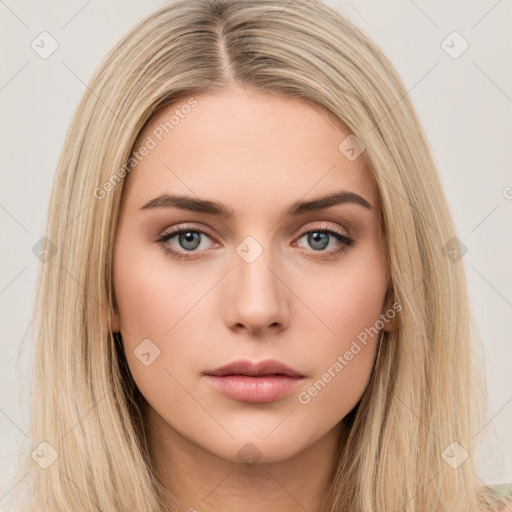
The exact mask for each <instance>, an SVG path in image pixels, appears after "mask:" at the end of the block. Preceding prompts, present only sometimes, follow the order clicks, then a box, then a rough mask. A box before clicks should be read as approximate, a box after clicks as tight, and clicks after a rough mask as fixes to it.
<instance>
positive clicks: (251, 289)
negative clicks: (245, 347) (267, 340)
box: [226, 244, 288, 334]
mask: <svg viewBox="0 0 512 512" xmlns="http://www.w3.org/2000/svg"><path fill="white" fill-rule="evenodd" d="M250 251H251V249H250V244H249V252H250ZM269 259H270V254H267V253H265V252H263V253H262V254H260V255H259V257H258V258H256V259H255V260H253V261H252V262H251V263H248V262H247V261H246V260H245V259H244V258H243V257H240V258H239V259H238V261H237V263H236V271H235V272H233V273H232V275H231V277H230V281H229V284H230V288H231V292H232V293H230V298H229V301H227V306H226V311H227V322H228V323H229V324H230V325H231V326H232V327H234V328H236V329H239V330H240V329H243V328H245V329H246V330H247V331H248V332H250V333H251V334H260V333H262V332H264V331H265V330H266V329H268V328H271V329H272V330H273V331H275V330H277V329H280V328H285V327H286V325H287V321H288V320H287V305H286V298H285V295H284V293H285V290H286V287H283V285H282V283H281V282H280V280H279V279H278V278H277V277H276V274H275V272H274V271H272V270H271V267H270V265H269V264H270V261H269Z"/></svg>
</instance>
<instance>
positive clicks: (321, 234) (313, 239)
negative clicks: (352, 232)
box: [299, 225, 354, 257]
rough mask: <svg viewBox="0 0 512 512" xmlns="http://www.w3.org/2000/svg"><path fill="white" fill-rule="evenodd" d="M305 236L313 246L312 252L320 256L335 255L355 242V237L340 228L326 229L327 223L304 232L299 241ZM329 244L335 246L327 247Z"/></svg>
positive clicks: (307, 241)
mask: <svg viewBox="0 0 512 512" xmlns="http://www.w3.org/2000/svg"><path fill="white" fill-rule="evenodd" d="M303 238H305V239H306V243H307V244H308V245H309V246H310V247H311V248H312V251H310V252H316V253H319V255H320V257H325V256H327V257H330V256H335V255H336V254H338V253H342V252H345V251H346V250H347V249H348V247H350V246H351V245H353V244H354V239H352V238H350V237H348V236H347V235H345V234H343V233H341V232H339V231H338V230H335V229H326V226H325V225H322V226H319V227H317V228H315V229H310V230H308V231H305V232H303V233H302V235H301V236H300V238H299V241H300V240H302V239H303ZM329 245H331V246H332V245H333V246H334V247H331V248H330V249H327V248H328V246H329ZM326 249H327V250H326Z"/></svg>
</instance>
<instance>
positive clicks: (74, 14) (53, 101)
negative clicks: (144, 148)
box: [0, 0, 512, 510]
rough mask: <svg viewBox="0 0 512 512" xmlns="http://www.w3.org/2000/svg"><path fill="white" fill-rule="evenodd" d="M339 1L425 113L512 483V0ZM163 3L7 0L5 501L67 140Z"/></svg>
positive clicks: (0, 91) (503, 468) (501, 463)
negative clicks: (79, 108)
mask: <svg viewBox="0 0 512 512" xmlns="http://www.w3.org/2000/svg"><path fill="white" fill-rule="evenodd" d="M325 3H326V4H328V5H330V6H331V7H334V8H335V9H337V10H339V11H340V12H342V13H343V14H345V15H346V16H348V17H349V18H350V19H351V20H353V21H354V22H355V23H356V24H357V25H358V26H359V27H361V28H362V29H363V30H364V31H365V32H366V33H367V34H368V35H369V36H370V37H372V38H373V39H374V40H375V41H376V42H377V43H378V44H379V45H380V47H381V48H382V49H383V50H384V52H385V53H386V54H387V55H388V56H389V58H390V59H391V61H392V62H393V63H394V65H395V66H396V68H397V70H398V72H399V74H400V75H401V76H402V78H403V80H404V82H405V84H406V86H407V89H408V90H409V92H408V94H409V97H410V98H411V99H412V100H413V102H414V104H415V106H416V108H417V111H418V113H419V115H420V118H421V120H422V124H423V126H424V129H425V131H426V133H427V137H428V138H429V141H430V144H431V146H432V149H433V151H434V156H435V159H436V162H437V164H438V167H439V172H440V176H441V180H442V183H443V185H444V187H445V190H446V194H447V197H448V200H449V202H450V208H451V211H452V213H453V216H454V218H455V222H456V225H457V229H458V237H459V238H460V240H461V241H462V242H463V244H464V245H465V246H466V247H467V253H466V254H465V255H464V257H463V259H462V263H463V265H464V267H465V269H466V272H467V276H468V282H469V289H470V293H471V301H472V307H473V310H474V313H475V315H476V320H477V323H478V326H479V329H480V332H481V335H482V339H483V344H484V355H485V368H486V372H487V382H488V388H489V410H488V421H487V422H486V424H484V425H482V428H481V429H480V430H479V431H478V432H475V435H477V436H479V438H481V439H482V440H483V447H484V449H483V450H482V451H481V452H480V453H479V454H478V462H479V470H478V475H477V476H478V477H479V478H480V479H481V480H482V482H483V483H501V482H512V434H511V432H512V371H511V362H512V265H511V263H510V262H511V261H512V259H511V255H512V229H511V227H512V172H511V169H512V166H511V164H512V144H511V141H512V116H511V114H512V70H511V65H510V62H512V60H511V56H512V55H511V54H512V44H511V43H512V30H511V27H510V20H512V3H511V2H510V0H503V1H502V0H498V1H496V0H479V1H468V0H457V1H455V0H452V1H450V2H442V1H432V0H431V1H426V0H414V1H413V0H387V1H386V2H384V1H381V0H353V1H350V2H339V1H326V2H325ZM162 4H163V2H162V1H156V0H146V1H142V0H139V1H135V0H123V1H122V2H121V1H120V0H115V1H108V2H107V1H102V2H100V1H99V0H89V1H87V0H68V1H67V2H57V1H56V0H47V1H45V2H40V1H36V0H30V1H29V0H20V1H14V0H0V34H1V38H2V42H1V43H2V44H1V50H0V52H1V68H0V108H1V117H0V119H1V123H0V124H1V134H0V150H1V153H0V155H1V188H0V226H1V228H2V231H1V233H2V236H1V238H0V243H1V249H2V250H1V267H0V268H1V274H0V311H1V313H2V317H1V319H2V321H1V336H0V354H1V357H0V510H2V505H3V504H4V503H5V502H6V501H5V500H6V497H7V495H8V493H9V492H10V490H11V489H12V487H13V485H16V482H12V481H11V478H12V477H11V475H10V470H11V469H12V468H13V467H14V464H15V462H16V460H17V447H18V445H19V444H20V442H21V441H22V440H23V439H25V438H26V431H27V428H28V416H27V410H26V399H27V384H28V382H29V378H30V373H29V368H28V367H27V365H26V361H25V360H24V359H23V358H21V359H20V361H19V362H18V360H17V354H18V348H19V345H20V342H21V340H22V337H23V335H24V334H25V331H26V329H27V326H28V321H29V316H30V314H31V312H32V306H33V303H32V301H33V295H34V292H35V280H36V276H37V271H38V265H39V259H37V258H36V257H35V255H34V254H33V252H32V248H33V246H34V245H35V244H36V243H37V242H38V241H39V240H40V238H41V237H42V235H43V229H44V222H45V215H46V211H47V204H48V199H49V195H50V190H51V184H52V180H53V176H54V172H55V167H56V163H57V159H58V156H59V152H60V150H61V147H62V143H63V140H64V135H65V132H66V129H67V126H68V124H69V122H70V121H71V116H72V113H73V111H74V109H75V107H76V105H77V103H78V101H79V98H80V97H81V95H82V94H83V92H84V90H85V88H86V84H87V82H88V80H89V78H90V77H91V75H92V72H93V70H94V68H95V67H96V66H97V64H98V63H99V61H100V59H101V58H102V57H103V56H104V55H105V54H106V53H107V51H108V50H109V49H110V48H111V47H112V46H113V45H114V44H115V42H116V41H117V40H118V39H119V38H120V37H121V36H122V35H123V34H124V33H125V32H126V31H127V30H128V29H130V28H131V26H132V25H133V24H135V23H136V22H137V21H139V20H140V19H141V18H142V17H144V16H145V15H147V14H149V13H150V12H151V11H153V10H154V9H155V8H157V7H159V6H160V5H162ZM44 31H46V32H48V33H49V34H50V35H51V37H52V38H53V39H55V40H56V41H57V43H58V48H57V49H56V50H55V52H54V53H53V54H52V55H50V56H49V57H48V58H42V57H41V56H40V55H39V54H38V53H36V51H34V50H33V49H32V46H31V45H32V42H33V41H34V40H36V38H37V37H39V36H40V34H41V32H44ZM454 32H457V34H453V33H454ZM466 45H467V49H466V50H465V51H464V52H462V50H463V49H464V48H465V47H466ZM459 53H461V54H460V55H458V54H459ZM95 92H96V93H97V94H99V95H101V91H95ZM27 337H28V338H29V343H30V342H31V332H29V333H28V334H27Z"/></svg>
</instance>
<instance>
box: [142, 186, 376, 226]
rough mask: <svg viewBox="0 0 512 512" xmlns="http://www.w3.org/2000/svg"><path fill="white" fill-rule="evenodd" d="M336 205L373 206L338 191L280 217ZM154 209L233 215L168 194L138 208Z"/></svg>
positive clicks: (213, 203)
mask: <svg viewBox="0 0 512 512" xmlns="http://www.w3.org/2000/svg"><path fill="white" fill-rule="evenodd" d="M338 204H356V205H359V206H362V207H364V208H366V209H368V210H373V206H372V205H371V204H370V203H369V202H368V201H367V200H366V199H364V198H363V197H361V196H360V195H358V194H355V193H354V192H349V191H348V190H340V191H338V192H334V193H332V194H329V195H327V196H324V197H319V198H318V199H313V200H311V201H295V202H294V203H292V204H291V205H290V206H289V207H288V208H287V209H286V210H285V211H284V212H283V214H282V217H296V216H299V215H303V214H305V213H311V212H316V211H320V210H324V209H326V208H330V207H331V206H336V205H338ZM155 208H178V209H180V210H187V211H191V212H199V213H206V214H209V215H215V216H217V217H220V218H221V219H226V220H229V219H232V218H233V217H234V214H235V212H234V211H233V210H232V209H231V208H228V207H227V206H226V205H224V204H222V203H219V202H217V201H210V200H207V199H197V198H194V197H190V196H178V195H170V194H162V195H160V196H158V197H155V198H154V199H150V200H149V201H148V202H147V203H145V204H144V205H143V206H141V207H140V209H141V210H151V209H155Z"/></svg>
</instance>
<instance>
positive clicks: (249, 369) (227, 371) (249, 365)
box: [205, 359, 304, 377]
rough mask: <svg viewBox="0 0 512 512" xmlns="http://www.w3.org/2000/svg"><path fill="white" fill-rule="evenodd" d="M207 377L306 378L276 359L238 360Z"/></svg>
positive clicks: (210, 373)
mask: <svg viewBox="0 0 512 512" xmlns="http://www.w3.org/2000/svg"><path fill="white" fill-rule="evenodd" d="M205 374H206V375H216V376H224V375H247V376H249V377H253V376H264V375H287V376H289V377H304V375H302V374H301V373H300V372H298V371H296V370H294V369H293V368H290V367H289V366H287V365H285V364H284V363H281V362H280V361H276V360H275V359H265V361H259V362H256V363H253V362H252V361H249V360H247V359H238V360H237V361H233V362H231V363H229V364H226V365H225V366H221V367H220V368H217V369H216V370H211V371H207V372H205Z"/></svg>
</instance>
